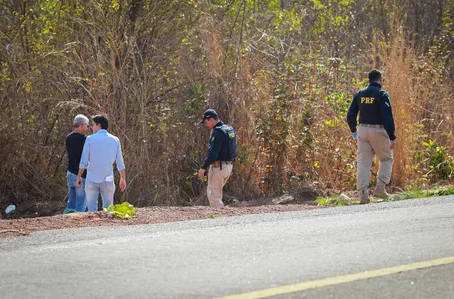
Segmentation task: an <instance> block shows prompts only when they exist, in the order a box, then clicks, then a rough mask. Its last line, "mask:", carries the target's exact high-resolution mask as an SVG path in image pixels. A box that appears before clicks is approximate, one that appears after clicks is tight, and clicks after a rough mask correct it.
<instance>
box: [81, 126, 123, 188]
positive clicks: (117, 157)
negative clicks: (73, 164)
mask: <svg viewBox="0 0 454 299" xmlns="http://www.w3.org/2000/svg"><path fill="white" fill-rule="evenodd" d="M114 162H116V163H117V169H118V171H120V170H123V169H125V163H124V162H123V154H122V152H121V144H120V140H119V139H118V138H117V137H116V136H114V135H112V134H109V133H107V131H106V130H104V129H101V130H99V131H98V132H96V133H95V134H93V135H90V136H88V137H87V139H86V140H85V144H84V149H83V151H82V156H81V157H80V164H79V168H85V169H87V181H90V182H93V183H102V182H105V181H106V178H107V177H109V176H113V167H112V166H113V163H114Z"/></svg>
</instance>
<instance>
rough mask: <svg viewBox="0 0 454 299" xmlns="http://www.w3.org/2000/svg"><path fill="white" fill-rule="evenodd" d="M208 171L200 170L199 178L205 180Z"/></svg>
mask: <svg viewBox="0 0 454 299" xmlns="http://www.w3.org/2000/svg"><path fill="white" fill-rule="evenodd" d="M205 172H206V169H203V168H200V170H199V178H201V179H203V178H204V177H205Z"/></svg>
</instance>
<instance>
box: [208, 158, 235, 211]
mask: <svg viewBox="0 0 454 299" xmlns="http://www.w3.org/2000/svg"><path fill="white" fill-rule="evenodd" d="M232 168H233V165H232V164H227V163H222V170H221V169H220V167H214V165H211V166H210V168H209V170H208V187H207V196H208V201H209V202H210V206H211V207H212V208H222V207H224V203H223V202H222V188H223V187H224V185H225V183H227V180H228V179H229V177H230V175H231V174H232Z"/></svg>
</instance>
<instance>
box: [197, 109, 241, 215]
mask: <svg viewBox="0 0 454 299" xmlns="http://www.w3.org/2000/svg"><path fill="white" fill-rule="evenodd" d="M200 124H205V125H206V126H207V127H208V128H209V129H211V130H212V133H211V137H210V148H209V150H208V155H207V156H206V158H205V161H204V162H203V165H202V167H201V169H200V170H199V177H200V178H203V177H204V176H205V173H206V170H207V168H208V167H209V171H208V187H207V197H208V201H209V203H210V206H211V207H212V208H222V207H224V203H223V202H222V188H223V187H224V185H225V184H226V183H227V180H228V179H229V177H230V175H231V174H232V168H233V160H234V159H235V157H236V132H235V130H234V129H233V128H232V127H231V126H230V125H227V124H224V123H223V122H222V121H220V120H219V118H218V114H217V113H216V111H214V110H213V109H208V110H207V111H205V113H203V119H202V121H200Z"/></svg>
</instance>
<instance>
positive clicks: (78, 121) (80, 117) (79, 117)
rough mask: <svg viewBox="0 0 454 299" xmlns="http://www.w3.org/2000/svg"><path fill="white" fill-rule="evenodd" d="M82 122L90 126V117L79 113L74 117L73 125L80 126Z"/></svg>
mask: <svg viewBox="0 0 454 299" xmlns="http://www.w3.org/2000/svg"><path fill="white" fill-rule="evenodd" d="M81 124H86V125H87V126H88V117H86V116H85V115H83V114H78V115H76V117H74V122H73V126H74V128H78V127H80V125H81Z"/></svg>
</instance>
